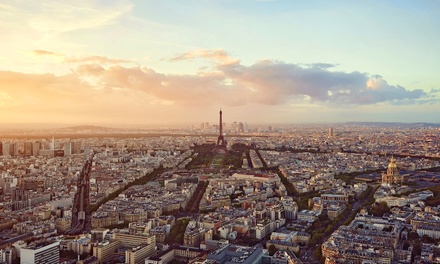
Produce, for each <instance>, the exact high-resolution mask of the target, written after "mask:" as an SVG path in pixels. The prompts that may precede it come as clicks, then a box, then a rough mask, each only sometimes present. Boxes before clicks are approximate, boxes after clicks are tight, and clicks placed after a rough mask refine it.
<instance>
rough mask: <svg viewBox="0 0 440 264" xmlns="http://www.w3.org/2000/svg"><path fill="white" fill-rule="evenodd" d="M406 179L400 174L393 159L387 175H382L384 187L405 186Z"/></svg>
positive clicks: (392, 158)
mask: <svg viewBox="0 0 440 264" xmlns="http://www.w3.org/2000/svg"><path fill="white" fill-rule="evenodd" d="M403 183H404V177H403V175H400V174H399V170H398V169H397V165H396V160H395V159H394V157H391V160H390V164H388V169H387V173H382V185H391V184H403Z"/></svg>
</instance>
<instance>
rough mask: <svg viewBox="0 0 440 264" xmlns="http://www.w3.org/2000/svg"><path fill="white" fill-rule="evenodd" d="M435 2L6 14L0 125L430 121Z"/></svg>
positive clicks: (135, 5) (233, 4) (72, 6)
mask: <svg viewBox="0 0 440 264" xmlns="http://www.w3.org/2000/svg"><path fill="white" fill-rule="evenodd" d="M439 12H440V2H438V1H409V0H407V1H386V2H384V1H378V0H376V1H369V2H368V3H367V2H353V1H342V0H338V1H332V2H328V1H323V0H320V1H302V2H301V1H300V2H298V1H282V0H279V1H277V0H273V1H261V0H242V1H229V0H222V1H195V0H190V1H184V2H182V1H177V0H170V1H141V0H119V1H114V2H112V3H107V2H106V3H103V2H100V1H75V2H72V1H38V2H13V1H9V2H8V3H2V4H0V28H2V30H1V32H2V36H3V42H2V44H3V49H1V50H0V124H6V125H7V124H12V123H16V124H29V125H32V124H41V123H46V124H118V125H120V126H133V125H140V126H155V125H166V124H173V123H194V124H197V123H200V122H206V121H207V122H210V123H213V122H217V121H216V120H217V116H218V110H219V109H220V108H221V109H223V112H224V120H225V122H234V121H237V122H248V123H250V124H251V123H254V124H255V123H259V124H261V123H265V124H320V123H344V122H357V121H359V122H402V123H415V122H428V123H439V122H440V117H439V115H438V112H439V111H440V78H439V76H438V69H440V52H439V51H438V47H439V46H440V35H439V34H438V28H439V27H440V16H438V13H439Z"/></svg>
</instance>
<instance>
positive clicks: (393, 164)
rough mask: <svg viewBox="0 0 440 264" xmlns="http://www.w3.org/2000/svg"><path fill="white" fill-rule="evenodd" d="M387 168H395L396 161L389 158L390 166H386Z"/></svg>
mask: <svg viewBox="0 0 440 264" xmlns="http://www.w3.org/2000/svg"><path fill="white" fill-rule="evenodd" d="M388 168H397V165H396V160H395V159H394V157H391V160H390V164H388Z"/></svg>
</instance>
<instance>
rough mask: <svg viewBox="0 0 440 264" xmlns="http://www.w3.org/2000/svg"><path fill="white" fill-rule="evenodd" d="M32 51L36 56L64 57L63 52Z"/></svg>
mask: <svg viewBox="0 0 440 264" xmlns="http://www.w3.org/2000/svg"><path fill="white" fill-rule="evenodd" d="M31 53H32V54H33V55H36V56H57V57H58V56H62V57H64V55H63V54H60V53H55V52H52V51H47V50H33V51H32V52H31Z"/></svg>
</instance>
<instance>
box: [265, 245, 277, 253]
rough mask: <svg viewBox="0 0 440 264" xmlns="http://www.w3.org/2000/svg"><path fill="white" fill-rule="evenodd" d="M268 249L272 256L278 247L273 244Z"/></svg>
mask: <svg viewBox="0 0 440 264" xmlns="http://www.w3.org/2000/svg"><path fill="white" fill-rule="evenodd" d="M267 250H268V251H269V255H270V256H273V254H275V252H277V248H276V247H275V245H274V244H271V245H270V246H269V248H268V249H267Z"/></svg>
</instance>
